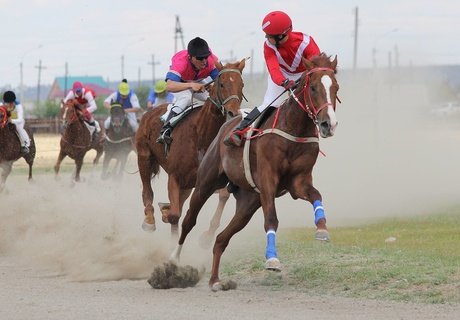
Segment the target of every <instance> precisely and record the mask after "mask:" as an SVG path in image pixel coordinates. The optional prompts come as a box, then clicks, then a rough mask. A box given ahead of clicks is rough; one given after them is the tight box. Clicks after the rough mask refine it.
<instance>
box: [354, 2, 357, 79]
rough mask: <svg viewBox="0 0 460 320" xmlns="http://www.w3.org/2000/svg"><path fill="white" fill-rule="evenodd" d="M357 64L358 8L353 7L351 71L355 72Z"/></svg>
mask: <svg viewBox="0 0 460 320" xmlns="http://www.w3.org/2000/svg"><path fill="white" fill-rule="evenodd" d="M357 64H358V7H355V36H354V46H353V70H356V67H357Z"/></svg>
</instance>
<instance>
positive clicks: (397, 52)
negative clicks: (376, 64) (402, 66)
mask: <svg viewBox="0 0 460 320" xmlns="http://www.w3.org/2000/svg"><path fill="white" fill-rule="evenodd" d="M395 67H396V68H398V67H399V50H398V45H396V44H395Z"/></svg>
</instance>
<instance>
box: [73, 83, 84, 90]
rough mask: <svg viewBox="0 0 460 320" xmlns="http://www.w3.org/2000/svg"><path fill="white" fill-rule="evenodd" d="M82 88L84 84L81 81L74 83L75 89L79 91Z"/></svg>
mask: <svg viewBox="0 0 460 320" xmlns="http://www.w3.org/2000/svg"><path fill="white" fill-rule="evenodd" d="M82 88H83V85H82V84H81V82H79V81H75V82H74V83H73V86H72V90H73V91H78V90H81V89H82Z"/></svg>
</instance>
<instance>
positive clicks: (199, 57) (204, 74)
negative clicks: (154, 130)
mask: <svg viewBox="0 0 460 320" xmlns="http://www.w3.org/2000/svg"><path fill="white" fill-rule="evenodd" d="M217 61H218V58H217V57H216V56H215V55H214V54H213V53H212V51H211V50H210V49H209V46H208V43H207V42H206V41H205V40H204V39H201V38H199V37H196V38H195V39H192V40H191V41H190V42H189V43H188V45H187V50H182V51H179V52H177V53H176V54H175V55H174V56H173V57H172V59H171V67H170V69H169V71H168V73H167V74H166V89H167V90H168V91H170V92H172V93H173V94H174V98H175V99H176V101H175V102H174V106H173V107H172V109H171V111H170V112H169V115H168V118H167V119H166V122H165V124H164V126H163V128H162V129H161V132H160V136H159V137H158V139H157V142H159V143H165V142H166V143H168V144H169V143H170V142H171V130H172V126H171V125H170V123H169V120H171V118H173V117H175V116H176V115H178V114H180V113H182V112H183V111H184V110H185V109H186V108H187V107H188V106H189V105H190V104H191V103H192V99H193V100H201V101H206V99H207V98H208V97H209V93H208V92H207V91H206V88H205V84H206V83H205V81H204V80H205V79H206V78H208V77H211V78H212V79H213V80H214V79H215V78H217V76H218V75H219V70H217V68H216V66H215V63H216V62H217Z"/></svg>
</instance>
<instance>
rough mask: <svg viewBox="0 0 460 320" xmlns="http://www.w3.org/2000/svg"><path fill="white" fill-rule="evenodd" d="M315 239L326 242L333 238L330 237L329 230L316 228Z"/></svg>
mask: <svg viewBox="0 0 460 320" xmlns="http://www.w3.org/2000/svg"><path fill="white" fill-rule="evenodd" d="M315 240H318V241H325V242H329V241H331V239H330V238H329V231H327V230H325V229H318V230H316V232H315Z"/></svg>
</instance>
